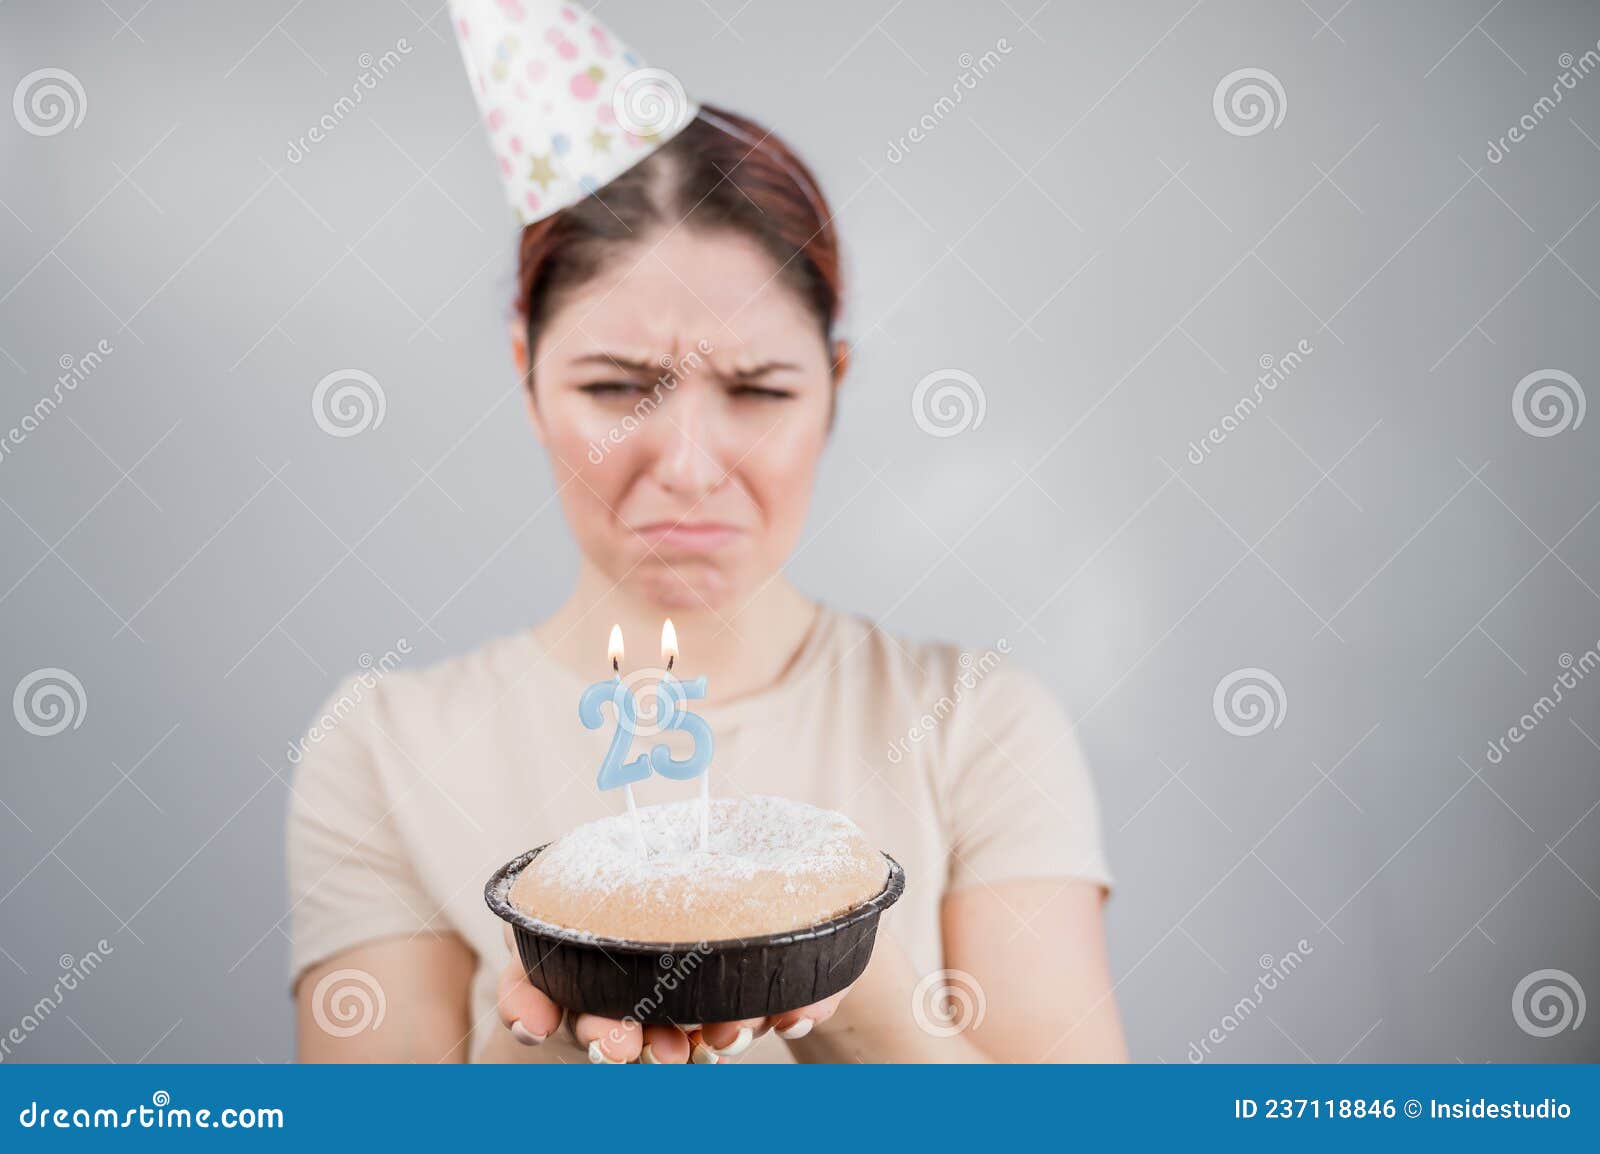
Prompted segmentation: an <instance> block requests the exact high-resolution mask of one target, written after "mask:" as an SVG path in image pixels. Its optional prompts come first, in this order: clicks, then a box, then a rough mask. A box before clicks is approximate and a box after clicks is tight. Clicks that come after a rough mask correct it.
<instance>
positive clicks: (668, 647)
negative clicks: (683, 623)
mask: <svg viewBox="0 0 1600 1154" xmlns="http://www.w3.org/2000/svg"><path fill="white" fill-rule="evenodd" d="M677 656H678V631H677V630H676V629H674V628H673V627H672V618H670V617H668V618H667V619H666V620H665V621H663V622H662V623H661V663H662V664H663V665H665V666H666V667H667V668H668V669H671V668H672V665H673V662H674V661H675V660H676V659H677Z"/></svg>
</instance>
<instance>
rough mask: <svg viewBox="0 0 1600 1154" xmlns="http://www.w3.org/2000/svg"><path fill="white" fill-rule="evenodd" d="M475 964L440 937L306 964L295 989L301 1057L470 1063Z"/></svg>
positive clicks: (452, 939)
mask: <svg viewBox="0 0 1600 1154" xmlns="http://www.w3.org/2000/svg"><path fill="white" fill-rule="evenodd" d="M474 963H475V959H474V955H473V953H472V951H471V950H470V949H469V948H468V947H467V944H466V943H465V942H464V941H462V940H461V938H459V937H457V936H456V935H455V934H443V935H438V936H433V935H419V936H416V937H410V938H406V937H390V938H383V939H380V940H377V941H372V942H366V943H363V944H362V945H359V946H356V947H354V948H353V949H349V950H346V951H344V952H343V953H341V954H338V955H337V956H335V957H333V958H330V959H329V960H327V961H325V962H322V963H320V964H318V965H315V966H311V967H309V968H308V969H307V970H306V971H305V972H304V973H303V974H301V975H300V981H299V982H298V984H297V985H296V987H295V1003H296V1014H295V1018H296V1033H297V1035H298V1045H297V1056H298V1059H299V1060H300V1061H302V1062H464V1061H466V1053H467V1048H466V1039H467V1034H468V1031H469V1029H470V1026H471V1021H470V1010H469V1008H468V998H469V990H470V987H471V983H472V972H473V966H474ZM380 1007H381V1009H382V1016H381V1018H380V1017H379V1014H378V1010H379V1008H380ZM343 1035H348V1036H343Z"/></svg>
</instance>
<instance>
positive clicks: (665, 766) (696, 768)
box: [650, 617, 715, 852]
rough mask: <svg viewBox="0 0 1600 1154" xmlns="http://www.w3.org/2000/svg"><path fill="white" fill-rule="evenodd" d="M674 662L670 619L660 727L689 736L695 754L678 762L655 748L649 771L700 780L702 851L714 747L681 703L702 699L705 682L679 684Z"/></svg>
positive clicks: (664, 637)
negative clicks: (681, 731)
mask: <svg viewBox="0 0 1600 1154" xmlns="http://www.w3.org/2000/svg"><path fill="white" fill-rule="evenodd" d="M677 660H678V631H677V630H676V629H674V628H673V627H672V618H670V617H669V618H667V619H666V621H664V622H662V625H661V663H662V664H663V665H665V666H666V667H667V669H666V672H665V673H664V674H663V675H662V677H661V699H660V700H661V710H662V716H661V728H662V729H681V730H683V731H684V732H685V733H688V734H689V735H690V736H691V737H693V738H694V751H693V752H692V753H690V755H689V756H688V757H686V758H684V759H682V760H681V761H680V760H678V759H677V758H675V757H673V756H672V751H671V750H670V749H668V748H667V747H666V746H665V745H658V746H656V747H655V748H654V749H652V750H651V751H650V768H651V769H653V770H655V771H656V772H657V773H659V774H660V775H661V776H662V777H669V778H671V779H672V780H674V781H688V780H690V779H691V778H695V777H698V778H699V779H700V849H701V851H702V852H704V851H705V850H706V849H707V848H709V847H708V839H709V837H710V832H711V754H712V751H713V749H714V748H715V744H714V743H713V741H712V739H711V727H710V726H709V725H707V724H706V722H705V718H703V717H700V716H698V715H696V714H693V713H690V712H689V711H688V709H686V708H685V707H684V703H685V702H686V701H698V700H700V699H701V698H703V697H705V695H706V679H705V676H704V675H703V674H702V675H701V676H699V677H696V678H695V679H694V680H693V681H688V682H685V681H679V680H678V679H677V678H676V677H674V676H673V675H672V667H673V665H674V664H676V663H677Z"/></svg>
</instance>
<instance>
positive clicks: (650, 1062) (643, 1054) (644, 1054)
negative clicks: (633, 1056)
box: [639, 1042, 661, 1066]
mask: <svg viewBox="0 0 1600 1154" xmlns="http://www.w3.org/2000/svg"><path fill="white" fill-rule="evenodd" d="M639 1064H640V1065H641V1066H659V1065H661V1063H660V1062H658V1061H657V1060H656V1056H655V1053H654V1051H652V1050H651V1049H650V1043H649V1042H646V1043H645V1044H644V1049H642V1050H640V1051H639Z"/></svg>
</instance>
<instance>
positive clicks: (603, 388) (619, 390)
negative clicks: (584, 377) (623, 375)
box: [578, 381, 644, 398]
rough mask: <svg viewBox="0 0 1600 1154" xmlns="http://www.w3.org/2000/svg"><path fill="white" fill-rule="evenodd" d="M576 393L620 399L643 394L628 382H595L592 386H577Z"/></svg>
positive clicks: (640, 387)
mask: <svg viewBox="0 0 1600 1154" xmlns="http://www.w3.org/2000/svg"><path fill="white" fill-rule="evenodd" d="M578 391H579V392H580V393H586V394H588V395H589V396H591V397H600V398H605V397H620V396H628V395H632V394H635V393H640V392H643V391H644V389H643V387H642V386H640V385H636V384H633V383H632V382H630V381H595V382H594V383H593V384H588V385H579V386H578Z"/></svg>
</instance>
